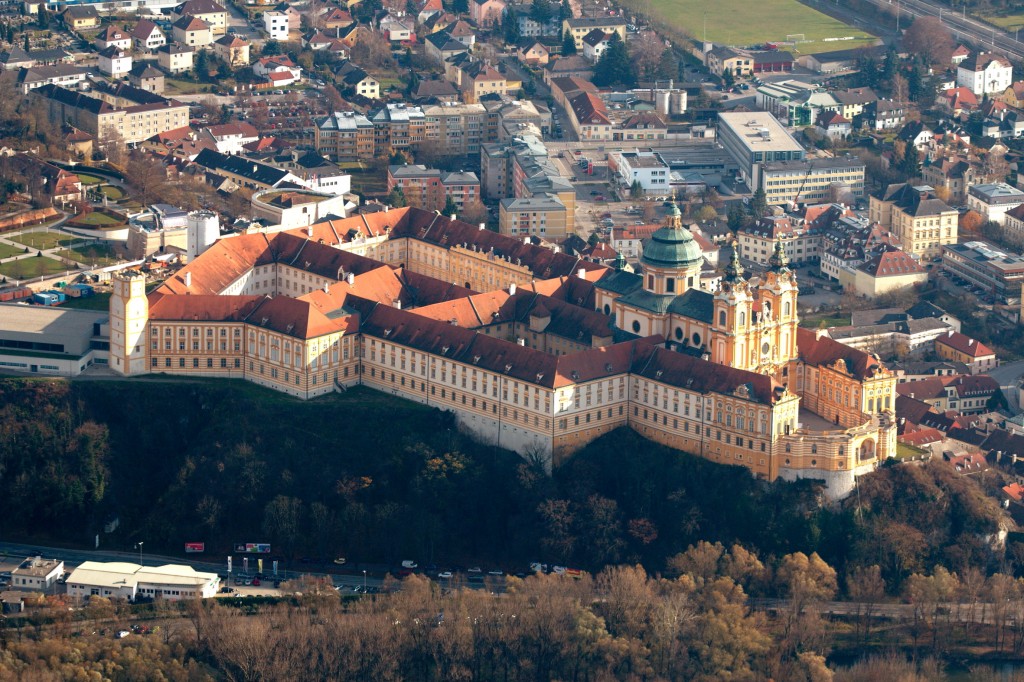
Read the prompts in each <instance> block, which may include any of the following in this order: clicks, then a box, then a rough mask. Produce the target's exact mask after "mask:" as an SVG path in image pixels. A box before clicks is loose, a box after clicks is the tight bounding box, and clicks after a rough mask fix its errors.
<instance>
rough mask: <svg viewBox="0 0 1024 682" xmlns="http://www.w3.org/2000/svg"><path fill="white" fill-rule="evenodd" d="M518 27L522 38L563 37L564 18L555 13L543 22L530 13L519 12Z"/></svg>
mask: <svg viewBox="0 0 1024 682" xmlns="http://www.w3.org/2000/svg"><path fill="white" fill-rule="evenodd" d="M516 24H517V28H518V29H519V31H518V33H519V37H520V38H553V39H559V38H561V37H562V20H561V19H559V18H558V15H557V14H555V15H554V16H552V17H551V19H549V20H548V21H546V22H544V23H541V22H539V21H537V20H536V19H533V18H531V17H530V15H529V14H519V15H518V16H517V17H516Z"/></svg>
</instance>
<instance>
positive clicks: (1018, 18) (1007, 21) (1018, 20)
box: [973, 12, 1024, 31]
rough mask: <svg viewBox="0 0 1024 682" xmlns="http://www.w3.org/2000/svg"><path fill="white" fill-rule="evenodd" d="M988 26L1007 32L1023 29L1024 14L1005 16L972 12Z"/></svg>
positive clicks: (1001, 13) (1002, 13)
mask: <svg viewBox="0 0 1024 682" xmlns="http://www.w3.org/2000/svg"><path fill="white" fill-rule="evenodd" d="M973 14H977V15H978V16H979V17H981V18H982V19H984V20H985V21H987V22H988V23H990V24H994V25H996V26H998V27H999V28H1002V29H1006V30H1007V31H1016V30H1018V29H1022V28H1024V14H1020V13H1018V14H1006V13H1004V12H1000V13H998V14H997V13H994V12H993V13H992V14H988V13H985V12H973Z"/></svg>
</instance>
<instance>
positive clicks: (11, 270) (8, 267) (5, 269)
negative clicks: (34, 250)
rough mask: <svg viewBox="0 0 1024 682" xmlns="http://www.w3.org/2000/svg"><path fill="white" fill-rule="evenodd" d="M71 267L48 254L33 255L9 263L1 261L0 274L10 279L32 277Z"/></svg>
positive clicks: (64, 270)
mask: <svg viewBox="0 0 1024 682" xmlns="http://www.w3.org/2000/svg"><path fill="white" fill-rule="evenodd" d="M69 269H70V268H69V267H68V266H67V265H64V264H63V263H61V262H60V261H55V260H53V259H52V258H47V257H46V256H33V257H32V258H22V259H21V260H15V261H11V262H9V263H0V275H3V276H4V277H7V278H9V279H31V278H34V277H39V276H41V275H56V274H58V273H61V272H67V271H68V270H69Z"/></svg>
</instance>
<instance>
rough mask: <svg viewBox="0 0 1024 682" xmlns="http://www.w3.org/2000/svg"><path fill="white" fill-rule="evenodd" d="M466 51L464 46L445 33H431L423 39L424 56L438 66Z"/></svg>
mask: <svg viewBox="0 0 1024 682" xmlns="http://www.w3.org/2000/svg"><path fill="white" fill-rule="evenodd" d="M468 49H469V48H467V47H466V46H465V44H463V43H461V42H459V41H458V40H455V39H454V38H452V36H451V34H450V33H448V32H447V31H438V32H437V33H431V34H430V35H428V36H427V37H426V38H424V39H423V50H424V52H425V53H426V55H427V56H428V57H430V58H431V59H433V60H434V61H436V62H438V63H440V64H443V63H445V62H446V61H448V60H449V59H450V58H452V57H454V56H456V55H459V54H463V53H465V52H467V51H468Z"/></svg>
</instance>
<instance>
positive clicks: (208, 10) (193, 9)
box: [171, 0, 227, 15]
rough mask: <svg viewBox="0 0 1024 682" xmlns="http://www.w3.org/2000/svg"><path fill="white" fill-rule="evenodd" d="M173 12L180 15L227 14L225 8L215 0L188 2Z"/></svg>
mask: <svg viewBox="0 0 1024 682" xmlns="http://www.w3.org/2000/svg"><path fill="white" fill-rule="evenodd" d="M171 11H172V12H173V13H174V14H179V15H189V14H191V15H196V14H214V13H216V12H224V13H227V10H226V9H224V6H223V5H220V4H218V3H216V2H214V0H186V1H185V2H183V3H181V4H180V5H178V6H177V7H175V8H174V9H173V10H171Z"/></svg>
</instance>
